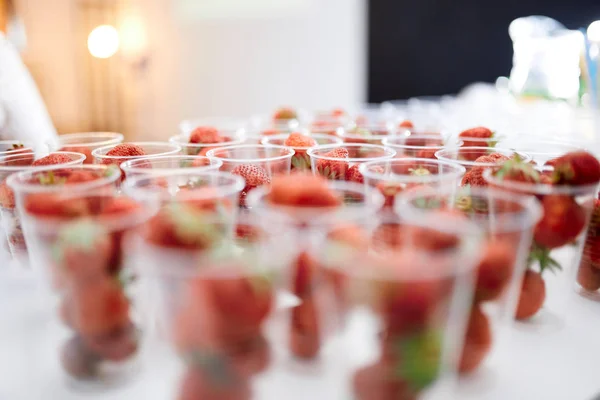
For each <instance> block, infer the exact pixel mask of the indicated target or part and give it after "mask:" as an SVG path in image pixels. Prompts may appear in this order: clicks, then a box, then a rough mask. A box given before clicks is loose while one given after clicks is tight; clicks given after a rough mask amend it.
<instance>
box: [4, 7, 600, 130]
mask: <svg viewBox="0 0 600 400" xmlns="http://www.w3.org/2000/svg"><path fill="white" fill-rule="evenodd" d="M0 5H1V7H0V10H3V11H0V30H3V31H9V32H8V36H9V39H11V38H12V39H13V40H12V41H13V42H14V43H16V44H17V45H18V48H19V50H20V51H21V56H22V59H23V61H24V62H25V64H26V66H27V67H28V69H29V71H30V72H31V74H32V76H33V78H34V80H35V82H36V83H37V86H38V88H39V90H40V93H41V95H42V97H43V99H44V101H45V103H46V106H47V108H48V111H49V113H50V116H51V118H52V121H53V123H54V125H55V127H56V129H57V131H58V132H60V133H66V132H78V131H98V130H109V131H120V132H123V133H125V134H126V136H127V137H128V139H129V140H134V139H139V138H142V137H143V138H144V139H146V140H151V139H166V138H168V137H169V136H171V135H173V134H175V133H177V132H176V131H177V126H178V123H179V122H180V121H181V120H182V119H185V118H193V117H208V116H237V117H248V116H250V115H252V114H255V113H259V112H263V113H264V112H269V110H273V109H275V108H276V107H278V106H281V105H294V106H297V107H305V108H308V109H325V108H331V107H344V108H353V107H354V108H356V107H359V106H360V105H361V104H364V103H367V102H382V101H386V100H395V99H406V98H410V97H414V96H439V95H443V94H452V93H457V92H459V91H460V90H461V89H462V88H464V87H465V86H467V85H468V84H470V83H472V82H475V81H483V82H491V83H493V82H495V81H496V80H497V78H498V77H500V76H509V75H510V74H511V68H512V67H513V42H512V41H511V37H510V36H509V29H508V28H509V24H510V23H511V21H513V20H514V19H515V18H518V17H521V16H526V15H547V16H549V17H552V18H554V19H556V20H558V21H560V22H561V23H563V24H564V25H565V27H566V28H570V29H577V28H578V27H588V26H589V25H590V23H592V22H593V21H594V20H596V19H600V2H598V1H597V0H574V1H571V2H568V3H567V2H564V1H559V0H519V1H517V0H507V1H503V2H501V3H494V4H488V2H481V1H477V0H422V1H398V0H0ZM11 15H12V17H11ZM15 16H16V17H18V18H15ZM577 51H579V50H577ZM1 62H2V60H0V63H1ZM577 62H578V61H577ZM563 70H564V69H563ZM562 72H564V71H562ZM577 74H579V70H577ZM563 75H564V74H563ZM573 79H577V85H579V75H577V77H576V78H573ZM563 86H564V85H563ZM572 86H573V85H572V84H571V87H572ZM577 90H579V88H578V89H577ZM571 92H572V90H571ZM555 97H559V98H565V97H567V98H570V97H572V93H570V92H569V93H567V94H566V95H565V96H563V95H561V94H559V95H557V96H555Z"/></svg>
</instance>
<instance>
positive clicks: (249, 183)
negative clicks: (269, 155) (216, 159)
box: [231, 164, 271, 207]
mask: <svg viewBox="0 0 600 400" xmlns="http://www.w3.org/2000/svg"><path fill="white" fill-rule="evenodd" d="M231 173H232V174H234V175H239V176H241V177H242V178H244V180H245V181H246V186H244V189H243V190H242V192H241V193H240V206H242V207H244V206H245V205H246V196H247V195H248V193H249V192H250V191H251V190H252V189H254V188H256V187H258V186H262V185H268V184H270V183H271V178H270V177H269V175H268V173H267V171H265V170H264V169H262V168H261V167H258V166H256V165H251V164H242V165H238V166H237V167H235V168H234V169H233V170H232V171H231Z"/></svg>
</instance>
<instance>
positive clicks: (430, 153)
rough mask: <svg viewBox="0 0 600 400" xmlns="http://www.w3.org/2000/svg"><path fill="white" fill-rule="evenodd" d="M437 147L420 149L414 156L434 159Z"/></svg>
mask: <svg viewBox="0 0 600 400" xmlns="http://www.w3.org/2000/svg"><path fill="white" fill-rule="evenodd" d="M438 150H439V149H437V148H432V149H421V150H419V151H418V152H417V155H416V157H417V158H430V159H432V160H435V153H437V151H438Z"/></svg>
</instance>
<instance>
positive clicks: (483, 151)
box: [435, 147, 531, 186]
mask: <svg viewBox="0 0 600 400" xmlns="http://www.w3.org/2000/svg"><path fill="white" fill-rule="evenodd" d="M515 155H518V156H519V157H520V158H521V160H522V161H523V162H530V161H531V157H530V156H529V155H528V154H526V153H522V152H517V151H515V150H510V149H503V148H497V147H458V148H453V149H444V150H439V151H438V152H436V153H435V156H436V158H437V159H438V160H443V161H448V162H455V163H458V164H460V165H462V166H463V167H465V168H466V172H465V175H464V176H463V178H462V181H461V183H460V185H461V186H466V185H469V186H487V183H486V181H485V180H484V179H483V175H482V174H483V172H484V171H485V170H486V169H489V168H493V167H495V166H497V165H498V164H502V163H503V162H504V161H506V160H508V159H509V158H513V157H514V156H515ZM484 156H490V157H488V159H487V160H485V161H482V160H480V161H475V160H477V159H478V158H480V157H484Z"/></svg>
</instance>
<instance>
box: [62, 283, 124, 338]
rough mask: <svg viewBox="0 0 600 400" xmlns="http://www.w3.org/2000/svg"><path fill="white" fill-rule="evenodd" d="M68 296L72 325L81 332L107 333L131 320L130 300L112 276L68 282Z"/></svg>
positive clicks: (98, 334)
mask: <svg viewBox="0 0 600 400" xmlns="http://www.w3.org/2000/svg"><path fill="white" fill-rule="evenodd" d="M67 296H68V301H69V302H70V309H71V313H72V314H71V315H72V317H73V325H74V326H75V329H76V330H77V331H78V332H79V333H81V334H82V335H90V336H102V335H108V334H110V333H111V332H114V331H115V330H116V329H119V328H122V327H125V326H128V325H129V324H130V319H129V300H128V299H127V297H126V296H125V293H124V292H123V289H122V288H121V286H120V285H119V284H118V283H117V282H116V280H115V279H114V278H109V277H106V278H102V279H96V280H94V281H91V282H87V283H86V284H79V283H78V284H75V285H71V287H70V292H69V294H68V295H67Z"/></svg>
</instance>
